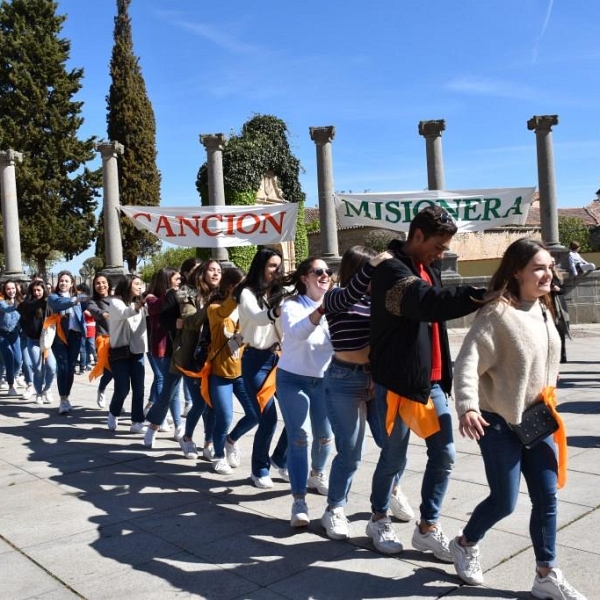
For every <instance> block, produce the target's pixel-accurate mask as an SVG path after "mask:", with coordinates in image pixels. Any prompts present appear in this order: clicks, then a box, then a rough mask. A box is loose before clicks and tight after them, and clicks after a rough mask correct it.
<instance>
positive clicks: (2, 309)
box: [0, 300, 21, 335]
mask: <svg viewBox="0 0 600 600" xmlns="http://www.w3.org/2000/svg"><path fill="white" fill-rule="evenodd" d="M20 319H21V315H20V313H19V311H18V310H17V305H16V304H8V302H6V300H0V335H1V334H5V333H8V332H10V331H13V329H15V328H16V327H18V326H19V321H20Z"/></svg>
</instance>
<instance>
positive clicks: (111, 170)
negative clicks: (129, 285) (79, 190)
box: [96, 142, 125, 275]
mask: <svg viewBox="0 0 600 600" xmlns="http://www.w3.org/2000/svg"><path fill="white" fill-rule="evenodd" d="M96 150H97V151H98V152H99V153H100V155H101V156H102V189H103V208H102V214H103V216H104V255H105V266H104V268H103V269H102V271H104V272H106V273H107V274H108V275H120V274H123V273H125V268H124V267H123V241H122V238H121V214H120V212H119V166H118V162H117V158H118V156H119V155H120V154H123V152H124V151H125V148H124V146H123V144H120V143H119V142H100V143H99V144H96Z"/></svg>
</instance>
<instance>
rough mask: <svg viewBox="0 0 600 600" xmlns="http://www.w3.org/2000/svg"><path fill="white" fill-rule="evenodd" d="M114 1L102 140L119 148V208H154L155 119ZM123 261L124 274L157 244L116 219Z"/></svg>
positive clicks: (124, 0)
mask: <svg viewBox="0 0 600 600" xmlns="http://www.w3.org/2000/svg"><path fill="white" fill-rule="evenodd" d="M130 4H131V0H117V16H116V17H115V30H114V39H115V43H114V46H113V51H112V57H111V61H110V75H111V78H112V83H111V86H110V91H109V94H108V96H107V98H106V101H107V106H108V137H109V139H110V140H112V141H117V142H121V143H122V144H123V145H124V146H125V152H124V154H123V155H122V156H121V157H119V191H120V202H121V204H122V205H141V206H158V205H159V204H160V173H159V171H158V168H157V166H156V121H155V118H154V110H153V109H152V104H151V103H150V100H149V99H148V94H147V92H146V83H145V81H144V78H143V76H142V71H141V68H140V65H139V61H138V59H137V58H136V56H135V55H134V53H133V37H132V32H131V18H130V17H129V5H130ZM121 233H122V239H123V257H124V260H125V261H126V262H127V266H128V267H129V270H130V271H134V270H135V269H136V267H137V264H138V261H139V260H140V258H143V257H146V256H150V255H152V254H154V253H155V252H158V251H159V250H160V241H159V240H158V238H157V237H156V236H154V235H152V234H151V233H148V232H143V231H139V230H137V229H136V228H135V227H134V226H133V224H132V223H131V221H130V220H129V219H128V218H127V217H125V216H123V215H122V216H121Z"/></svg>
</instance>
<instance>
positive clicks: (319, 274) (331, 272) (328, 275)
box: [309, 269, 333, 277]
mask: <svg viewBox="0 0 600 600" xmlns="http://www.w3.org/2000/svg"><path fill="white" fill-rule="evenodd" d="M309 273H314V274H315V275H316V276H317V277H321V275H323V273H325V274H326V275H327V277H331V276H332V275H333V271H332V270H331V269H313V270H312V271H309Z"/></svg>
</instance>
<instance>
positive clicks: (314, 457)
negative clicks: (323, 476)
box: [277, 369, 333, 496]
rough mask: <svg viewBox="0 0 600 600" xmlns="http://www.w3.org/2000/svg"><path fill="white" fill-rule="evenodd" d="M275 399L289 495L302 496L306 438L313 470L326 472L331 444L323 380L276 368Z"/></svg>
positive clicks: (305, 477) (305, 479)
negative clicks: (283, 439)
mask: <svg viewBox="0 0 600 600" xmlns="http://www.w3.org/2000/svg"><path fill="white" fill-rule="evenodd" d="M277 400H278V401H279V407H280V408H281V414H282V415H283V421H284V423H285V428H286V431H287V436H288V452H287V468H288V472H289V474H290V486H291V488H292V494H293V495H294V496H304V495H305V494H306V482H307V480H308V440H309V437H312V446H311V455H310V457H311V468H312V469H313V470H314V471H323V470H324V469H325V465H326V464H327V459H328V458H329V454H330V453H331V449H332V445H333V433H332V431H331V425H330V423H329V419H328V418H327V410H326V408H325V395H324V393H323V378H320V377H307V376H306V375H295V374H294V373H290V372H289V371H284V370H283V369H277ZM309 420H310V422H309Z"/></svg>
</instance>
